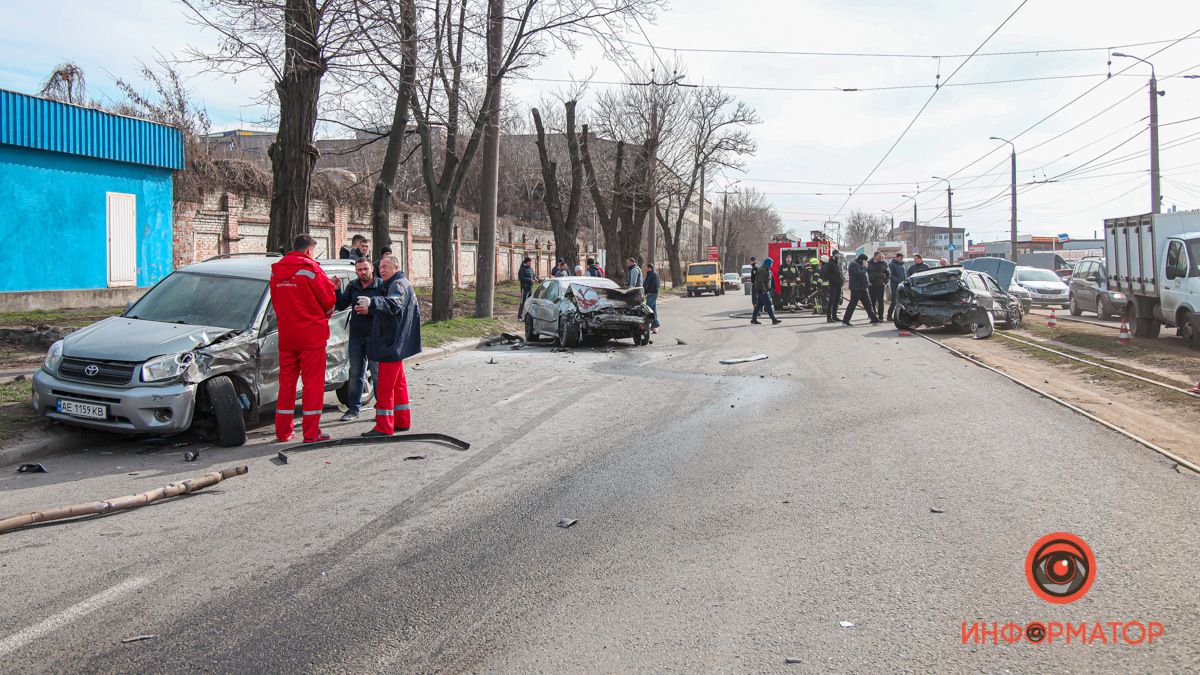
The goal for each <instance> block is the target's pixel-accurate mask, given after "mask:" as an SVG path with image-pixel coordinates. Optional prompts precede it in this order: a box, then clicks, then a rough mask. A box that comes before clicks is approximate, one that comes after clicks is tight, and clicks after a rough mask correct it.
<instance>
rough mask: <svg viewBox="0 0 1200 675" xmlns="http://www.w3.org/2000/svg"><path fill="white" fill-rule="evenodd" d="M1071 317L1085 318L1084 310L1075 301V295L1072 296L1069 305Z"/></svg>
mask: <svg viewBox="0 0 1200 675" xmlns="http://www.w3.org/2000/svg"><path fill="white" fill-rule="evenodd" d="M1067 305H1068V309H1069V311H1070V312H1071V316H1083V310H1082V309H1080V308H1079V304H1078V303H1077V302H1076V301H1075V295H1074V294H1072V295H1071V301H1070V302H1068V303H1067Z"/></svg>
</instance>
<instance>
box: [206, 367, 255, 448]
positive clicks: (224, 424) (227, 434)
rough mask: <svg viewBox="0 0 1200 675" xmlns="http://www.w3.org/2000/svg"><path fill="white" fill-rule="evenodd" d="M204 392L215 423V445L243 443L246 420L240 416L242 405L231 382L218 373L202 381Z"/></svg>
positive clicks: (225, 445)
mask: <svg viewBox="0 0 1200 675" xmlns="http://www.w3.org/2000/svg"><path fill="white" fill-rule="evenodd" d="M204 393H205V394H206V395H207V397H208V405H209V407H210V408H212V414H213V421H214V422H215V423H216V428H217V445H219V446H221V447H223V448H229V447H233V446H235V445H242V444H243V443H245V442H246V420H245V419H243V418H242V406H241V404H240V403H239V402H238V396H237V390H236V389H235V388H234V386H233V382H232V381H231V380H230V379H229V378H228V377H226V376H224V375H218V376H217V377H214V378H212V379H211V380H209V381H207V382H205V383H204Z"/></svg>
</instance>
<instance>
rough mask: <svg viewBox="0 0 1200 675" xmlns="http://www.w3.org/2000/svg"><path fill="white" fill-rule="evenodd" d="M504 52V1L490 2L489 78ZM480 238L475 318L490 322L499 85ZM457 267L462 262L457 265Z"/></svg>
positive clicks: (486, 139)
mask: <svg viewBox="0 0 1200 675" xmlns="http://www.w3.org/2000/svg"><path fill="white" fill-rule="evenodd" d="M503 51H504V0H488V29H487V66H488V77H489V78H491V77H497V73H499V72H500V61H501V59H502V58H503ZM481 150H482V151H483V162H482V166H481V167H480V171H481V172H482V173H481V178H482V183H483V185H482V187H481V191H480V192H481V194H480V201H481V203H480V205H479V236H478V237H477V241H476V243H475V316H477V317H480V318H491V317H492V310H493V304H492V301H493V296H494V294H495V290H496V201H497V194H498V193H499V179H500V83H499V82H496V88H495V93H494V94H493V95H492V99H491V101H489V102H488V111H487V123H486V124H485V125H484V127H483V147H482V148H481ZM454 264H455V265H458V264H459V261H457V260H456V261H454Z"/></svg>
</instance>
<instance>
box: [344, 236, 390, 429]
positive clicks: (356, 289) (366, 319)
mask: <svg viewBox="0 0 1200 675" xmlns="http://www.w3.org/2000/svg"><path fill="white" fill-rule="evenodd" d="M354 274H355V275H357V276H358V278H357V279H355V280H354V281H351V282H350V283H349V284H347V285H346V287H345V288H342V279H341V277H338V278H337V282H336V283H337V287H338V291H337V304H336V305H335V308H336V309H337V311H339V312H340V311H342V310H343V309H346V308H347V307H352V306H354V305H357V304H358V299H359V298H361V297H364V296H365V297H368V298H374V297H377V296H378V295H379V294H380V293H381V292H382V291H383V288H382V287H381V286H380V284H379V278H378V277H376V276H375V269H374V267H373V266H372V265H371V260H370V259H369V258H359V259H358V262H356V263H354ZM370 335H371V317H370V316H368V315H366V314H358V313H354V312H352V313H351V314H350V342H349V351H350V387H349V392H348V393H347V396H346V414H345V415H342V421H343V422H349V421H350V420H352V419H356V418H357V417H358V409H359V407H360V406H361V405H362V393H363V389H364V388H365V387H366V384H367V369H368V367H369V368H370V370H371V377H372V378H374V381H375V383H376V384H378V383H379V364H377V363H375V362H374V361H372V360H370V359H368V358H367V338H368V337H369V336H370Z"/></svg>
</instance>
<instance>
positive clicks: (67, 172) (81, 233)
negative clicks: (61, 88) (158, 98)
mask: <svg viewBox="0 0 1200 675" xmlns="http://www.w3.org/2000/svg"><path fill="white" fill-rule="evenodd" d="M183 161H184V157H183V137H182V134H181V133H180V131H179V130H178V129H176V128H174V127H170V126H166V125H162V124H156V123H153V122H149V121H146V120H140V119H134V118H131V117H124V116H121V115H113V114H109V113H105V112H102V111H100V110H95V109H92V108H85V107H82V106H76V105H69V104H66V103H60V102H58V101H52V100H48V99H43V98H38V97H36V96H28V95H25V94H19V93H16V92H11V91H5V90H0V236H2V237H3V239H4V241H5V243H6V246H4V247H3V249H0V269H3V270H4V274H3V275H2V276H0V308H12V309H16V308H33V307H63V306H80V305H85V306H86V305H88V304H104V302H102V300H105V301H107V302H109V303H111V301H112V300H113V299H114V298H115V297H124V296H128V297H129V298H130V299H132V298H134V297H137V289H138V288H145V287H147V286H151V285H153V284H154V283H156V282H157V281H158V280H159V279H161V278H163V277H164V276H166V275H167V274H168V273H170V272H171V269H172V247H173V240H172V216H173V204H172V201H173V199H172V196H173V188H174V182H173V181H174V177H173V172H174V171H176V170H178V169H182V168H183Z"/></svg>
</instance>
